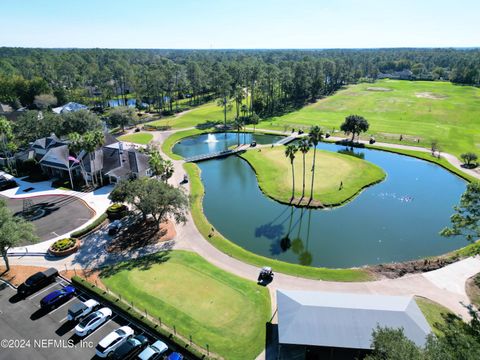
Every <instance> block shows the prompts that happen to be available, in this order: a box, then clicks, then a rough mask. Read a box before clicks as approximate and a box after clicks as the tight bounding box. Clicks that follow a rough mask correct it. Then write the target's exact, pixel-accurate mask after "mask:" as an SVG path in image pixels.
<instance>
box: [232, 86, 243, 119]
mask: <svg viewBox="0 0 480 360" xmlns="http://www.w3.org/2000/svg"><path fill="white" fill-rule="evenodd" d="M233 98H234V100H235V110H236V113H237V118H239V117H240V109H241V107H242V101H243V99H244V98H245V92H244V90H243V89H242V87H241V86H237V87H236V88H235V90H234V91H233Z"/></svg>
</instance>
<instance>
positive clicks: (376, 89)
mask: <svg viewBox="0 0 480 360" xmlns="http://www.w3.org/2000/svg"><path fill="white" fill-rule="evenodd" d="M367 91H383V92H384V91H393V89H389V88H384V87H368V88H367Z"/></svg>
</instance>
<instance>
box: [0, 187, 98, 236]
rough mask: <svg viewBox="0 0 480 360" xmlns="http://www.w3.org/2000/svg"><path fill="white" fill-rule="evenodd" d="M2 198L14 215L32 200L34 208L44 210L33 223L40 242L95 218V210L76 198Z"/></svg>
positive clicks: (60, 196) (52, 196)
mask: <svg viewBox="0 0 480 360" xmlns="http://www.w3.org/2000/svg"><path fill="white" fill-rule="evenodd" d="M0 198H1V199H3V200H4V201H5V202H6V203H7V206H8V208H9V209H11V210H12V211H13V212H14V213H17V212H21V211H22V210H23V206H24V201H25V200H30V201H31V203H32V205H33V206H34V207H36V208H39V209H41V210H42V213H43V215H42V216H41V217H40V218H38V219H36V220H33V221H32V222H33V224H35V227H36V233H37V235H38V237H39V238H40V241H45V240H48V239H51V238H55V237H57V236H60V235H62V234H65V233H68V232H70V231H72V230H74V229H76V228H78V227H79V226H81V225H82V224H84V223H86V222H87V221H88V220H90V218H92V217H93V216H94V212H93V210H92V209H90V208H89V207H88V206H87V205H86V204H85V203H84V202H83V201H82V200H80V199H78V198H77V197H74V196H62V195H41V196H32V197H29V198H26V199H15V198H13V199H10V198H7V197H4V196H0ZM22 245H26V244H22Z"/></svg>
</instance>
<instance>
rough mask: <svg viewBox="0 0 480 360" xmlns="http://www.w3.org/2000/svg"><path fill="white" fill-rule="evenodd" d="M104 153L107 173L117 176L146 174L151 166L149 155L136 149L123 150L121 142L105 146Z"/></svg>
mask: <svg viewBox="0 0 480 360" xmlns="http://www.w3.org/2000/svg"><path fill="white" fill-rule="evenodd" d="M103 154H104V156H103V162H104V171H105V174H106V175H110V176H115V177H117V178H123V177H126V176H128V175H129V174H130V173H137V174H140V175H144V174H145V173H146V171H147V170H148V168H149V167H150V165H149V161H148V160H149V157H148V155H145V154H142V153H141V152H139V151H137V150H135V149H128V150H123V146H122V144H121V143H117V144H111V145H109V146H108V147H104V148H103ZM120 159H121V161H120Z"/></svg>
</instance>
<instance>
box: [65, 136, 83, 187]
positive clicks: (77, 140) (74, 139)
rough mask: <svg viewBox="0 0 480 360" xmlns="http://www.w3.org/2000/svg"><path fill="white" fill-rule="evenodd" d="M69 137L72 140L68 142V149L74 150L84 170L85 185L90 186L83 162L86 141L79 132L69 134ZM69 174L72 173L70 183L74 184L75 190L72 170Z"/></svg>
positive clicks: (81, 168)
mask: <svg viewBox="0 0 480 360" xmlns="http://www.w3.org/2000/svg"><path fill="white" fill-rule="evenodd" d="M68 138H69V139H70V142H69V144H68V150H70V151H71V152H73V153H74V154H75V156H76V158H77V160H78V161H79V162H80V170H81V171H82V175H83V179H84V180H85V185H86V186H88V178H87V173H86V171H85V165H84V163H83V157H82V156H81V154H80V153H81V152H82V150H83V148H84V144H83V143H84V141H83V137H82V136H81V135H80V134H78V133H71V134H70V135H68ZM69 175H70V183H71V185H72V190H73V180H72V177H71V171H70V170H69Z"/></svg>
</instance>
